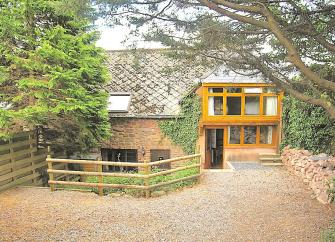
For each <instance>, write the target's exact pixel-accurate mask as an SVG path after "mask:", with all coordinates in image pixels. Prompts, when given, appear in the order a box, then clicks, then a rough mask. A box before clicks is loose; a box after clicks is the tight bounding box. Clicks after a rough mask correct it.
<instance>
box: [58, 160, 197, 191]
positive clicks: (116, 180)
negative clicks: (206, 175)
mask: <svg viewBox="0 0 335 242" xmlns="http://www.w3.org/2000/svg"><path fill="white" fill-rule="evenodd" d="M196 163H197V161H196V160H192V161H189V162H187V163H186V165H192V164H196ZM160 171H162V170H160V169H152V173H157V172H160ZM124 173H125V172H124ZM127 173H130V174H131V173H133V174H143V172H127ZM196 174H199V168H189V169H186V170H182V171H176V172H174V173H171V174H167V175H160V176H156V177H153V178H150V180H149V184H150V185H156V184H159V183H162V182H168V181H172V180H176V179H180V178H184V177H189V176H193V175H196ZM85 182H88V183H98V177H97V176H86V178H85ZM103 183H106V184H123V185H144V183H143V179H141V178H126V177H108V176H105V177H103ZM194 183H196V180H195V179H192V180H188V181H181V182H177V183H173V184H170V185H166V186H162V187H159V188H156V189H154V190H152V191H174V190H177V189H179V188H182V187H187V186H192V185H193V184H194ZM57 187H59V188H64V189H69V190H70V189H72V190H73V189H77V190H83V191H87V190H89V191H92V192H95V193H98V188H97V187H92V188H89V187H82V186H70V185H57ZM103 192H104V194H110V193H125V194H129V195H132V196H137V197H138V196H143V195H144V192H143V191H140V190H137V189H123V188H104V189H103Z"/></svg>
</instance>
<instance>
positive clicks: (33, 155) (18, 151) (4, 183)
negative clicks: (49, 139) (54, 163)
mask: <svg viewBox="0 0 335 242" xmlns="http://www.w3.org/2000/svg"><path fill="white" fill-rule="evenodd" d="M47 154H48V150H47V149H46V148H44V149H43V148H42V149H41V148H39V147H38V141H37V132H36V131H29V132H22V133H19V134H15V135H14V136H12V137H11V138H10V139H9V140H7V141H3V140H0V192H1V191H4V190H7V189H9V188H11V187H15V186H18V185H23V184H35V185H40V184H42V179H41V178H42V174H43V173H44V175H45V178H46V180H47V177H46V176H47V173H46V171H45V170H46V169H45V168H46V166H47V163H46V160H45V159H46V157H47ZM58 167H59V168H61V167H64V165H61V166H58ZM58 179H59V178H58ZM45 182H46V181H45Z"/></svg>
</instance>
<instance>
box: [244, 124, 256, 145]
mask: <svg viewBox="0 0 335 242" xmlns="http://www.w3.org/2000/svg"><path fill="white" fill-rule="evenodd" d="M256 130H257V127H256V126H245V127H244V144H256Z"/></svg>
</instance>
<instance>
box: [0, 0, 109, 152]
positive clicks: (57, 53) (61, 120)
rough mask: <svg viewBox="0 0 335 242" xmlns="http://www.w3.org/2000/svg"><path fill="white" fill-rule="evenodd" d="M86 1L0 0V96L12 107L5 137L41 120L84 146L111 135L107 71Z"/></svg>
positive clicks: (57, 137) (0, 132) (3, 118)
mask: <svg viewBox="0 0 335 242" xmlns="http://www.w3.org/2000/svg"><path fill="white" fill-rule="evenodd" d="M88 3H89V1H79V0H68V1H60V0H55V1H45V0H34V1H29V0H28V1H27V0H6V1H2V0H0V98H1V102H2V103H5V104H10V105H11V106H10V108H7V109H1V108H0V137H6V136H8V135H9V134H10V133H12V132H15V131H20V130H22V127H28V128H34V127H35V126H37V125H38V126H40V127H43V128H45V129H46V130H50V131H52V132H49V136H50V137H46V138H47V139H49V138H50V140H52V141H53V142H55V141H57V142H59V143H60V144H61V145H65V146H67V147H71V150H78V149H79V150H80V149H88V148H90V147H92V146H94V145H95V144H96V143H97V142H98V141H99V140H101V139H103V138H105V137H107V136H108V132H109V122H108V113H107V109H106V106H107V94H106V93H105V92H104V91H103V85H104V83H105V81H106V80H107V77H108V76H107V69H106V68H105V67H104V61H105V56H104V53H103V51H102V49H100V48H97V47H95V42H96V40H97V38H98V34H97V32H95V31H93V30H92V25H91V22H90V20H91V19H92V18H91V17H90V16H91V13H92V11H93V10H92V8H91V7H90V6H89V4H88ZM70 6H71V7H70ZM50 133H51V134H50Z"/></svg>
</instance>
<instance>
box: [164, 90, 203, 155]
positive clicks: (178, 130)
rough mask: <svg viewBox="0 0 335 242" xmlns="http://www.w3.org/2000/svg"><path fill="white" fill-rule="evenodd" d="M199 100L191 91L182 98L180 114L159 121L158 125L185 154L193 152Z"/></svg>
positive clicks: (196, 136) (195, 141)
mask: <svg viewBox="0 0 335 242" xmlns="http://www.w3.org/2000/svg"><path fill="white" fill-rule="evenodd" d="M200 115H201V108H200V100H199V97H198V96H197V94H195V93H193V94H191V95H189V96H187V97H185V98H184V99H183V100H182V103H181V116H180V117H178V118H175V119H172V120H171V119H169V120H163V121H160V123H159V127H160V129H161V131H162V132H163V134H164V135H166V136H168V137H169V138H170V139H171V140H172V142H173V143H175V144H177V145H179V146H181V147H182V149H183V150H184V151H185V152H186V153H187V154H193V153H194V152H195V147H196V143H197V140H198V138H199V134H198V129H199V119H200Z"/></svg>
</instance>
